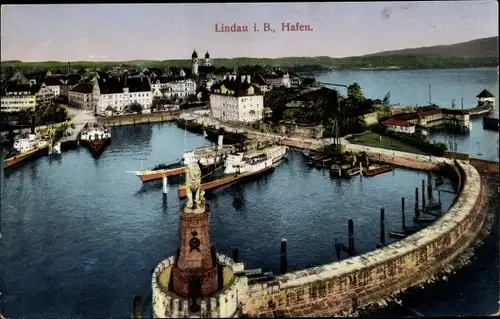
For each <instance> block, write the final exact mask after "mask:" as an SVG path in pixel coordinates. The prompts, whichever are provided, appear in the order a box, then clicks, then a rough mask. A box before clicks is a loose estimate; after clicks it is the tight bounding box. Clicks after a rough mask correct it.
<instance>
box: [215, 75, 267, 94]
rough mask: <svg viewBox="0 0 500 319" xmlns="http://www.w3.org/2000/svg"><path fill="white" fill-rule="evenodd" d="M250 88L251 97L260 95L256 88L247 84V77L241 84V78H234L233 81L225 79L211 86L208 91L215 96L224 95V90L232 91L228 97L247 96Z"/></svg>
mask: <svg viewBox="0 0 500 319" xmlns="http://www.w3.org/2000/svg"><path fill="white" fill-rule="evenodd" d="M250 87H252V88H253V91H254V94H253V95H262V92H261V91H260V89H259V87H258V86H256V85H253V84H250V83H248V81H247V77H245V80H244V81H243V82H242V81H241V77H236V78H235V79H230V78H226V79H225V80H223V81H221V82H219V83H215V84H214V85H212V87H211V89H210V91H211V92H212V93H216V94H225V93H224V91H225V90H224V89H226V90H229V91H233V93H231V94H228V95H233V96H249V95H250V94H248V89H249V88H250ZM226 94H227V93H226Z"/></svg>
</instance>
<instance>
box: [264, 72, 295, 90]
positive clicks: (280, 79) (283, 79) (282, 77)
mask: <svg viewBox="0 0 500 319" xmlns="http://www.w3.org/2000/svg"><path fill="white" fill-rule="evenodd" d="M263 78H264V80H265V81H266V82H267V84H268V85H269V86H271V87H272V88H277V87H286V88H289V87H291V83H290V75H289V74H288V72H280V71H277V72H273V73H271V74H268V75H265V76H263Z"/></svg>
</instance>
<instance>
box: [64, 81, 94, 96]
mask: <svg viewBox="0 0 500 319" xmlns="http://www.w3.org/2000/svg"><path fill="white" fill-rule="evenodd" d="M93 88H94V86H93V85H92V84H91V83H85V82H80V83H79V84H78V85H77V86H75V87H74V88H72V89H71V90H70V91H71V92H78V93H84V94H90V93H92V90H93Z"/></svg>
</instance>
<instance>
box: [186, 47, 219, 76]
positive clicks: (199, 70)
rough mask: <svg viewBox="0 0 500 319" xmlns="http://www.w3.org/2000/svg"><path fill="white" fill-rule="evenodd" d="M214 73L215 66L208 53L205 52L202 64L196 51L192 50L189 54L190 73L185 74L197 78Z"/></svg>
mask: <svg viewBox="0 0 500 319" xmlns="http://www.w3.org/2000/svg"><path fill="white" fill-rule="evenodd" d="M214 73H215V67H214V63H213V60H212V59H211V58H210V54H209V53H208V51H207V53H205V61H204V63H203V65H200V62H199V60H198V53H197V52H196V50H194V51H193V54H191V74H189V75H187V76H188V77H191V78H197V77H199V76H203V77H205V76H210V75H211V74H214Z"/></svg>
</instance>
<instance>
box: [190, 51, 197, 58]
mask: <svg viewBox="0 0 500 319" xmlns="http://www.w3.org/2000/svg"><path fill="white" fill-rule="evenodd" d="M191 59H198V53H196V50H193V54H192V55H191Z"/></svg>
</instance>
